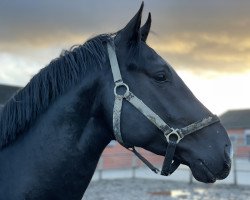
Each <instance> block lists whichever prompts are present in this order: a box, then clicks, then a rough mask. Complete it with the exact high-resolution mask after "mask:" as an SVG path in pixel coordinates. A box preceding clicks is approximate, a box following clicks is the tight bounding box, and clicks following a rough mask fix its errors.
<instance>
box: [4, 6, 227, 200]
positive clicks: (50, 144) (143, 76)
mask: <svg viewBox="0 0 250 200" xmlns="http://www.w3.org/2000/svg"><path fill="white" fill-rule="evenodd" d="M141 14H142V7H141V8H140V10H139V11H138V13H137V14H136V15H135V16H134V17H133V18H132V20H131V21H130V22H129V23H128V24H127V25H126V26H125V28H123V29H122V30H120V31H118V32H117V33H115V34H103V35H99V36H97V37H94V38H92V39H90V40H88V41H87V42H86V43H84V44H83V45H79V46H77V47H74V48H72V49H71V50H70V51H65V52H63V53H62V55H61V56H60V57H59V58H57V59H55V60H53V61H51V63H50V64H49V65H48V66H47V67H45V68H44V69H42V70H41V71H40V73H38V74H37V75H35V76H34V77H33V78H32V79H31V81H30V82H29V83H28V84H27V85H26V87H24V88H23V89H22V90H20V91H19V92H18V93H17V94H16V95H15V96H14V97H13V98H11V99H10V100H9V101H8V102H7V103H6V105H5V106H4V108H3V110H2V113H1V120H0V147H1V151H0V199H1V200H24V199H25V200H29V199H30V200H38V199H39V200H45V199H46V200H49V199H53V200H57V199H58V200H59V199H60V200H63V199H65V200H66V199H67V200H69V199H70V200H75V199H77V200H80V199H81V198H82V195H83V194H84V191H85V190H86V188H87V186H88V184H89V182H90V180H91V177H92V175H93V173H94V171H95V168H96V165H97V162H98V160H99V158H100V155H101V153H102V152H103V150H104V148H105V147H106V146H107V144H108V143H109V142H110V141H111V140H113V139H115V137H114V132H113V128H112V113H113V106H114V90H113V89H114V81H113V77H112V73H111V68H110V63H109V57H108V53H107V44H108V43H110V42H111V41H114V43H115V47H116V54H117V57H118V62H119V66H120V70H121V73H122V77H123V80H124V82H126V83H127V84H128V85H129V87H130V90H131V91H132V92H133V93H134V94H136V95H137V96H138V97H139V98H140V99H142V100H143V101H144V102H145V104H147V105H148V106H149V107H150V108H151V109H152V110H154V111H155V112H156V113H157V114H158V115H159V116H160V117H161V118H162V119H163V120H164V121H165V122H167V123H168V124H169V125H171V126H172V127H176V128H178V127H184V126H187V125H188V124H190V123H193V122H195V121H197V120H200V119H202V118H205V117H207V116H210V115H211V113H210V111H208V110H207V109H206V108H205V107H204V106H203V105H202V104H201V103H200V102H199V101H198V100H197V99H196V98H195V96H194V95H193V94H192V93H191V91H190V90H189V89H188V88H187V86H186V85H185V84H184V83H183V81H182V80H181V79H180V77H179V76H178V75H177V74H176V72H175V71H174V69H173V68H172V67H171V66H170V65H169V64H168V63H166V62H165V61H164V60H163V59H162V58H161V57H160V56H159V55H158V54H157V53H156V52H155V51H154V50H153V49H151V48H150V47H149V46H148V45H147V44H146V39H147V36H148V33H149V29H150V24H151V18H150V15H149V18H148V20H147V22H146V24H145V25H144V26H143V27H142V28H140V23H141ZM166 45H167V44H166ZM123 104H124V105H123V108H122V116H121V132H122V137H123V140H124V142H125V143H126V144H130V145H133V146H137V147H142V148H144V149H147V150H149V151H151V152H153V153H155V154H159V155H164V154H165V151H166V141H165V140H164V138H162V137H161V133H160V132H161V131H160V130H159V129H158V128H157V127H156V126H154V125H153V124H152V123H151V122H150V121H148V119H147V118H145V117H144V116H143V115H142V114H141V113H140V112H138V110H136V109H135V108H134V107H133V106H132V105H131V104H129V103H128V102H124V103H123ZM230 149H231V144H230V141H229V138H228V135H227V133H226V131H225V129H224V128H223V126H222V125H221V124H220V123H214V124H212V125H210V126H208V127H206V128H203V129H201V130H198V131H196V132H195V133H192V134H190V135H188V136H187V137H185V139H183V140H182V141H180V143H179V144H178V146H177V148H176V153H175V157H174V158H175V160H178V161H179V162H181V163H183V164H185V165H188V166H189V167H190V169H191V170H192V173H193V175H194V177H195V178H196V179H197V180H199V181H201V182H206V183H210V182H214V181H215V180H217V179H223V178H225V177H227V175H228V173H229V171H230V158H229V153H230Z"/></svg>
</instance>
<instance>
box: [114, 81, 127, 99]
mask: <svg viewBox="0 0 250 200" xmlns="http://www.w3.org/2000/svg"><path fill="white" fill-rule="evenodd" d="M119 87H120V88H121V87H125V89H126V91H125V92H124V94H118V93H117V89H118V88H119ZM114 94H115V96H118V97H121V98H126V97H128V96H129V87H128V85H127V84H126V83H123V82H116V83H115V87H114Z"/></svg>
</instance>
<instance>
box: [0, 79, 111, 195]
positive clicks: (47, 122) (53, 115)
mask: <svg viewBox="0 0 250 200" xmlns="http://www.w3.org/2000/svg"><path fill="white" fill-rule="evenodd" d="M96 85H97V82H96V78H94V77H86V78H85V79H84V80H83V82H82V83H80V84H79V85H77V86H74V87H72V89H71V90H69V92H67V93H66V94H64V95H62V96H61V97H59V98H58V99H57V100H56V101H55V102H54V103H53V104H52V105H51V106H50V107H49V108H48V110H47V111H46V112H44V113H43V114H41V115H40V116H39V118H38V119H37V120H36V122H35V123H34V124H33V125H32V126H31V127H30V129H29V131H27V132H26V133H24V134H23V135H22V136H23V137H21V138H20V140H18V141H16V142H15V143H13V145H10V146H9V148H5V149H4V153H2V154H1V155H2V158H1V156H0V161H1V159H2V160H5V158H11V159H13V162H12V163H15V160H18V159H19V158H20V157H21V158H23V159H22V162H21V163H19V166H18V169H16V170H15V171H16V172H17V173H20V174H21V175H22V176H21V175H20V177H23V176H27V177H29V176H31V174H36V176H37V177H39V178H35V177H34V179H32V180H34V181H36V180H37V183H36V182H33V183H23V182H22V180H21V179H20V181H18V180H17V177H19V175H15V177H13V180H16V181H15V182H13V183H12V184H17V186H18V185H19V184H26V185H25V186H26V188H30V189H31V190H32V188H33V186H34V185H35V186H38V187H39V188H40V189H41V190H47V191H55V190H56V191H57V192H56V194H57V195H60V199H79V197H80V198H81V196H82V195H83V193H84V191H85V190H86V188H87V186H88V184H89V182H90V180H91V178H92V176H93V173H94V171H95V168H96V166H97V163H98V160H99V158H100V156H101V153H102V152H103V150H104V148H105V147H106V146H107V144H108V143H109V142H110V140H111V136H110V132H111V131H110V130H108V128H107V125H106V123H105V122H104V121H105V120H104V119H103V116H102V114H101V113H98V111H97V110H98V108H97V110H95V109H94V107H98V106H96V105H95V104H96V103H95V102H96V98H98V96H97V92H98V90H97V86H96ZM98 102H99V100H98ZM97 116H98V117H97ZM38 147H39V148H38ZM13 150H15V151H14V152H15V154H13ZM27 151H28V152H29V156H28V157H27ZM26 158H27V159H26ZM13 165H14V164H13ZM33 166H42V167H39V173H38V172H37V168H36V167H33ZM7 167H8V168H10V167H9V166H8V165H7ZM13 167H14V168H16V165H14V166H13ZM2 168H4V166H2ZM26 168H29V169H28V170H25V171H23V169H26ZM0 169H1V168H0ZM26 172H29V173H27V174H26V175H23V174H25V173H26ZM32 172H36V173H32ZM8 176H11V172H10V174H7V175H6V177H7V178H8ZM8 179H9V178H8ZM48 179H49V180H50V184H47V181H48ZM53 187H54V188H53ZM35 189H37V188H35ZM35 189H34V190H33V191H36V190H35ZM25 192H27V191H25Z"/></svg>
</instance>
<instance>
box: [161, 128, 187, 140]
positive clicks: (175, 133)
mask: <svg viewBox="0 0 250 200" xmlns="http://www.w3.org/2000/svg"><path fill="white" fill-rule="evenodd" d="M171 130H172V131H171V132H170V133H164V136H165V138H166V140H167V142H168V143H169V141H170V139H169V138H170V136H171V135H175V136H176V137H177V140H176V143H179V142H180V141H181V139H182V138H183V135H182V134H181V130H180V129H174V128H171Z"/></svg>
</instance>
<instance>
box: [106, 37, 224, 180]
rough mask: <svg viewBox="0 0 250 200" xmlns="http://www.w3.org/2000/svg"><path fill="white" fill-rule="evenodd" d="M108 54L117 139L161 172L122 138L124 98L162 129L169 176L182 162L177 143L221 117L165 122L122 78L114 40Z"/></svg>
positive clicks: (166, 167) (166, 169)
mask: <svg viewBox="0 0 250 200" xmlns="http://www.w3.org/2000/svg"><path fill="white" fill-rule="evenodd" d="M107 49H108V55H109V61H110V66H111V70H112V74H113V79H114V83H115V87H114V95H115V102H114V108H113V130H114V135H115V138H116V140H117V141H118V142H119V143H120V144H121V145H122V146H124V147H125V148H127V149H129V150H130V151H132V152H133V153H134V154H135V155H136V156H137V157H138V158H139V159H140V160H141V161H142V162H144V163H145V164H146V165H147V166H148V167H149V168H150V169H151V170H152V171H154V172H155V173H158V172H160V170H159V169H157V168H156V167H154V166H153V165H152V164H151V163H150V162H149V161H147V160H146V159H145V158H144V157H143V156H142V155H141V154H139V153H138V152H137V151H136V149H135V147H134V146H132V147H131V146H129V145H126V144H125V142H124V141H123V139H122V134H121V110H122V102H123V100H126V101H128V102H129V103H131V104H132V105H133V106H134V107H135V108H137V110H138V111H139V112H141V113H142V114H143V115H144V116H145V117H146V118H147V119H148V120H149V121H151V122H152V123H153V124H154V125H155V126H156V127H157V128H158V129H160V130H161V131H162V132H163V134H164V136H165V138H166V142H167V150H166V154H165V159H164V162H163V166H162V170H161V175H164V176H168V175H170V174H172V173H173V172H174V171H175V170H176V169H177V168H178V167H179V165H180V162H179V161H177V160H174V154H175V149H176V146H177V144H178V143H179V142H180V140H182V139H183V138H184V137H185V136H187V135H189V134H191V133H193V132H196V131H198V130H200V129H203V128H205V127H207V126H209V125H211V124H214V123H216V122H219V118H218V117H217V116H215V115H213V116H209V117H207V118H204V119H202V120H200V121H197V122H194V123H192V124H190V125H188V126H186V127H184V128H181V129H178V128H176V129H175V128H173V127H170V126H169V125H168V124H167V123H165V122H164V121H163V120H162V119H161V118H160V117H159V116H158V115H157V114H156V113H155V112H154V111H152V110H151V109H150V108H149V107H148V106H147V105H146V104H144V103H143V101H142V100H140V99H139V98H138V97H136V96H135V95H134V94H133V93H132V92H131V91H130V90H129V86H128V85H127V84H125V83H124V82H123V80H122V76H121V72H120V68H119V64H118V61H117V57H116V53H115V46H114V41H111V42H110V43H108V44H107ZM118 88H123V90H125V91H123V94H118V92H117V90H118Z"/></svg>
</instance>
